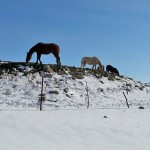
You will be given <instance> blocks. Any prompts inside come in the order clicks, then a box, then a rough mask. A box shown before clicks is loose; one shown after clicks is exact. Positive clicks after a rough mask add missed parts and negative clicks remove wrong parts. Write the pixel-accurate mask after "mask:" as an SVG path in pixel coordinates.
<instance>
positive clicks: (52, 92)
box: [49, 90, 59, 94]
mask: <svg viewBox="0 0 150 150" xmlns="http://www.w3.org/2000/svg"><path fill="white" fill-rule="evenodd" d="M49 94H59V92H58V91H56V90H52V91H49Z"/></svg>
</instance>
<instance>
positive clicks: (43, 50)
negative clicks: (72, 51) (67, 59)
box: [26, 43, 61, 68]
mask: <svg viewBox="0 0 150 150" xmlns="http://www.w3.org/2000/svg"><path fill="white" fill-rule="evenodd" d="M59 51H60V49H59V46H58V45H57V44H54V43H48V44H45V43H38V44H36V45H34V46H33V47H32V48H31V49H30V50H29V52H28V53H27V56H26V63H28V62H29V61H30V59H31V57H32V54H33V53H34V52H36V53H37V60H36V63H38V61H39V62H40V64H42V61H41V54H46V55H47V54H50V53H52V54H53V55H54V56H55V58H56V62H57V66H58V68H59V67H60V65H61V62H60V57H59Z"/></svg>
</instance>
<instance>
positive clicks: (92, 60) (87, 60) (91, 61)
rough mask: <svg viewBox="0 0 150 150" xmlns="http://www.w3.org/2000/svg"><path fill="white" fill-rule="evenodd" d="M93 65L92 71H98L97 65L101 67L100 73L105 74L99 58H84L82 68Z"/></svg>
mask: <svg viewBox="0 0 150 150" xmlns="http://www.w3.org/2000/svg"><path fill="white" fill-rule="evenodd" d="M86 64H88V65H93V67H92V69H94V67H95V69H96V65H99V71H100V72H101V73H102V72H103V66H102V64H101V62H100V60H99V59H98V58H97V57H83V58H82V60H81V68H84V67H85V65H86Z"/></svg>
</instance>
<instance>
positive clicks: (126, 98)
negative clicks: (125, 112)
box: [122, 92, 129, 108]
mask: <svg viewBox="0 0 150 150" xmlns="http://www.w3.org/2000/svg"><path fill="white" fill-rule="evenodd" d="M122 93H123V95H124V97H125V99H126V104H127V107H128V108H129V104H128V99H127V97H126V95H125V94H124V92H122Z"/></svg>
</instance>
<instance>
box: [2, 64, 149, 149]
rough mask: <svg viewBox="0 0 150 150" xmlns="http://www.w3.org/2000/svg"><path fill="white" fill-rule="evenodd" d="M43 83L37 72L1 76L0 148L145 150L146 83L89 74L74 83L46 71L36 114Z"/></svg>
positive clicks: (146, 129)
mask: <svg viewBox="0 0 150 150" xmlns="http://www.w3.org/2000/svg"><path fill="white" fill-rule="evenodd" d="M20 68H21V69H24V70H26V71H27V72H28V71H30V70H31V69H32V68H28V67H26V68H23V66H20ZM41 81H42V77H41V76H40V74H39V73H34V74H30V73H29V74H28V75H26V76H25V75H24V74H23V73H22V72H18V73H17V75H13V74H7V73H5V74H3V75H1V76H0V82H1V84H0V133H1V134H0V149H2V150H10V149H11V150H18V149H19V150H33V149H34V150H41V149H42V150H49V149H50V150H60V149H61V150H100V149H102V150H120V149H122V150H127V149H128V150H141V149H143V150H149V148H150V140H149V139H150V128H149V126H150V117H149V114H150V109H149V108H150V86H149V84H147V85H145V84H142V83H140V82H136V81H133V80H131V79H128V78H119V77H118V80H115V81H109V80H108V78H106V77H102V78H99V79H98V78H96V77H95V76H93V75H90V74H87V75H85V76H84V79H75V80H74V79H72V77H71V75H70V74H68V75H67V74H66V75H58V74H57V73H53V74H48V73H45V77H44V89H43V92H44V93H45V94H46V100H45V101H44V102H43V107H42V108H43V111H40V110H39V108H40V106H39V98H40V96H39V94H40V93H41ZM86 84H87V86H86ZM126 84H128V85H130V86H129V89H130V91H129V93H128V95H127V93H126V90H125V89H126ZM64 89H66V92H65V90H64ZM87 90H88V95H89V102H90V105H89V109H87V100H88V96H87ZM50 91H57V92H58V94H51V93H50ZM123 91H124V93H125V95H126V97H127V98H128V103H129V106H130V108H127V105H126V100H125V98H124V96H123V93H122V92H123ZM140 106H143V107H144V108H145V109H139V107H140Z"/></svg>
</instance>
